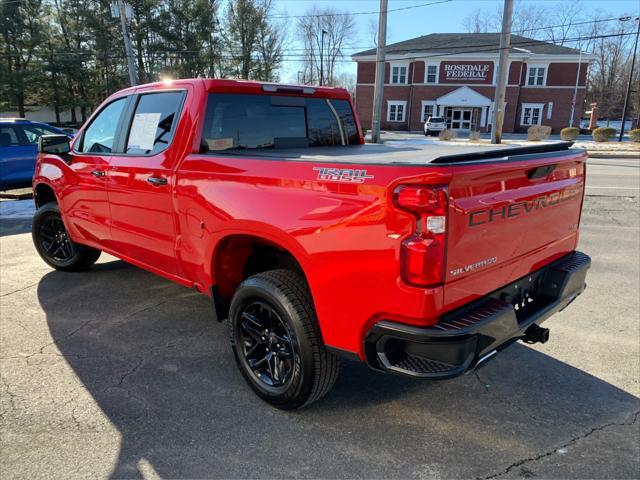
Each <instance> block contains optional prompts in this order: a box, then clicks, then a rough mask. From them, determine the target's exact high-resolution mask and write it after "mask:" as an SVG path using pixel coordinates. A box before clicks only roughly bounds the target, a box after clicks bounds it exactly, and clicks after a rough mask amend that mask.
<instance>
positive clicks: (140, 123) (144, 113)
mask: <svg viewBox="0 0 640 480" xmlns="http://www.w3.org/2000/svg"><path fill="white" fill-rule="evenodd" d="M183 96H184V92H162V93H146V94H143V95H141V96H140V99H139V100H138V105H137V106H136V109H135V112H134V114H133V118H132V119H131V126H130V128H129V134H128V137H127V143H126V149H125V152H126V153H127V154H128V155H155V154H156V153H160V152H161V151H163V150H164V149H165V148H167V147H168V146H169V144H170V143H171V139H172V138H173V134H174V132H175V129H176V125H177V123H178V122H177V116H178V114H179V111H180V106H181V105H182V98H183Z"/></svg>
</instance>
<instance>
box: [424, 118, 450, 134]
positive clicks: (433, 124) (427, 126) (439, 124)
mask: <svg viewBox="0 0 640 480" xmlns="http://www.w3.org/2000/svg"><path fill="white" fill-rule="evenodd" d="M445 128H447V126H446V125H445V123H444V118H442V117H429V118H427V121H426V122H424V134H425V135H434V134H435V135H437V134H439V133H440V132H441V131H442V130H444V129H445Z"/></svg>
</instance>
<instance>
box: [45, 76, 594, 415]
mask: <svg viewBox="0 0 640 480" xmlns="http://www.w3.org/2000/svg"><path fill="white" fill-rule="evenodd" d="M569 146H570V145H569V144H566V143H559V144H551V145H543V146H533V147H499V146H486V147H477V146H474V147H446V146H445V147H441V146H437V145H426V146H425V145H410V144H409V145H406V144H405V145H367V144H365V143H364V140H363V135H362V130H361V128H360V125H359V122H358V118H357V117H356V116H355V114H354V113H353V107H352V104H351V100H350V97H349V94H348V93H347V92H346V91H345V90H343V89H336V88H322V87H308V86H287V85H275V84H266V83H257V82H248V81H232V80H204V79H198V80H179V81H173V82H170V83H156V84H151V85H143V86H138V87H133V88H129V89H126V90H123V91H121V92H118V93H116V94H115V95H113V96H111V97H110V98H108V99H107V100H106V101H105V102H104V104H103V105H101V106H100V108H98V109H97V110H96V111H95V113H94V114H93V116H92V117H91V119H90V120H89V121H88V122H87V123H86V124H85V126H84V127H83V128H82V129H81V130H80V132H79V133H78V135H77V136H76V137H75V138H74V139H73V141H71V142H69V140H68V138H67V137H65V136H45V137H42V139H41V142H40V145H39V151H40V154H39V157H38V163H37V167H36V173H35V176H34V179H33V188H34V193H35V202H36V206H37V208H38V210H37V213H36V214H35V217H34V220H33V240H34V243H35V246H36V248H37V250H38V252H39V253H40V255H41V256H42V258H43V259H44V261H46V262H47V263H48V264H49V265H51V266H53V267H54V268H56V269H59V270H67V271H69V270H72V271H77V270H82V269H86V268H88V267H89V266H90V265H91V264H93V263H94V262H95V261H96V260H97V259H98V257H99V255H100V252H101V251H104V252H108V253H109V254H111V255H115V256H117V257H119V258H121V259H123V260H125V261H127V262H130V263H132V264H134V265H137V266H139V267H142V268H144V269H147V270H149V271H151V272H154V273H156V274H158V275H162V276H164V277H166V278H168V279H170V280H173V281H175V282H177V283H180V284H182V285H186V286H188V287H191V288H194V289H196V290H198V291H200V292H202V293H204V294H206V295H208V296H209V297H210V298H211V300H212V303H213V316H214V318H216V319H218V320H223V319H228V320H229V322H228V324H229V333H230V340H231V345H232V347H233V352H234V355H235V358H236V360H237V363H238V366H239V368H240V371H241V372H242V374H243V375H244V377H245V378H246V380H247V382H248V383H249V385H250V386H251V387H252V388H253V389H254V390H255V392H256V393H257V394H258V395H259V396H260V397H262V398H263V399H265V400H266V401H268V402H270V403H271V404H273V405H275V406H277V407H279V408H283V409H292V408H297V407H301V406H304V405H308V404H310V403H311V402H313V401H315V400H317V399H319V398H320V397H322V396H323V395H324V394H325V393H326V392H327V391H328V390H329V389H330V388H331V386H332V385H333V383H334V381H335V379H336V376H337V372H338V363H339V358H340V357H347V358H350V359H354V360H358V361H363V362H366V363H367V364H368V365H369V366H370V367H371V368H374V369H377V370H381V371H386V372H393V373H397V374H403V375H408V376H412V377H418V378H427V379H444V378H452V377H455V376H458V375H462V374H464V373H467V372H470V371H472V370H473V369H475V368H477V367H479V366H480V365H482V364H483V363H484V362H485V361H486V360H488V359H489V358H491V357H492V356H494V355H495V354H496V352H499V351H500V350H502V349H504V348H505V347H507V346H508V345H510V344H512V343H514V342H516V341H517V340H523V341H525V342H529V343H535V342H545V341H546V340H547V339H548V335H549V333H548V330H547V329H545V328H543V327H540V326H539V325H540V323H541V322H543V321H544V320H545V319H547V318H548V317H549V316H551V315H552V314H553V313H555V312H557V311H560V310H562V309H563V308H565V307H566V306H567V305H568V304H569V303H570V302H572V301H573V300H574V299H575V298H576V297H577V296H578V295H579V294H580V293H582V291H583V290H584V288H585V276H586V272H587V269H588V268H589V266H590V259H589V257H588V256H587V255H585V254H583V253H580V252H577V251H576V250H575V249H576V246H577V243H578V227H579V224H580V214H581V209H582V201H583V193H584V185H585V161H586V154H585V152H584V151H581V150H575V149H569ZM522 368H523V370H524V369H526V366H525V365H523V366H522Z"/></svg>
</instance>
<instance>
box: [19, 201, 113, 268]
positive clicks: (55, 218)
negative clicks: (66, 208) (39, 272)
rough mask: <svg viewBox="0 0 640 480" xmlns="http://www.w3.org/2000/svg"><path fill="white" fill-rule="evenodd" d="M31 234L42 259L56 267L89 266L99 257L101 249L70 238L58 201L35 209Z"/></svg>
mask: <svg viewBox="0 0 640 480" xmlns="http://www.w3.org/2000/svg"><path fill="white" fill-rule="evenodd" d="M31 235H32V237H33V244H34V245H35V247H36V250H37V251H38V253H39V254H40V256H41V257H42V259H43V260H44V261H45V262H46V263H48V264H49V265H51V266H52V267H53V268H55V269H56V270H64V271H79V270H86V269H87V268H89V267H90V266H91V265H93V264H94V263H95V262H96V260H98V258H99V257H100V253H101V252H100V250H96V249H95V248H91V247H87V246H85V245H80V244H78V243H75V242H74V241H73V240H71V238H70V237H69V234H68V233H67V229H66V227H65V225H64V222H63V220H62V215H61V214H60V208H59V207H58V204H57V203H55V202H50V203H47V204H45V205H43V206H41V207H40V208H39V209H38V210H37V211H36V213H35V215H34V216H33V223H32V226H31Z"/></svg>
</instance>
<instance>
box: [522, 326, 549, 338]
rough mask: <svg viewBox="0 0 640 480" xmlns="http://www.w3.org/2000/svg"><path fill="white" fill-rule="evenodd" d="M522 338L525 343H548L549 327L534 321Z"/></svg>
mask: <svg viewBox="0 0 640 480" xmlns="http://www.w3.org/2000/svg"><path fill="white" fill-rule="evenodd" d="M522 340H523V341H524V343H547V341H549V329H548V328H543V327H540V326H539V325H536V324H535V323H534V324H533V325H531V326H530V327H529V328H527V330H526V331H525V332H524V337H523V338H522Z"/></svg>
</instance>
